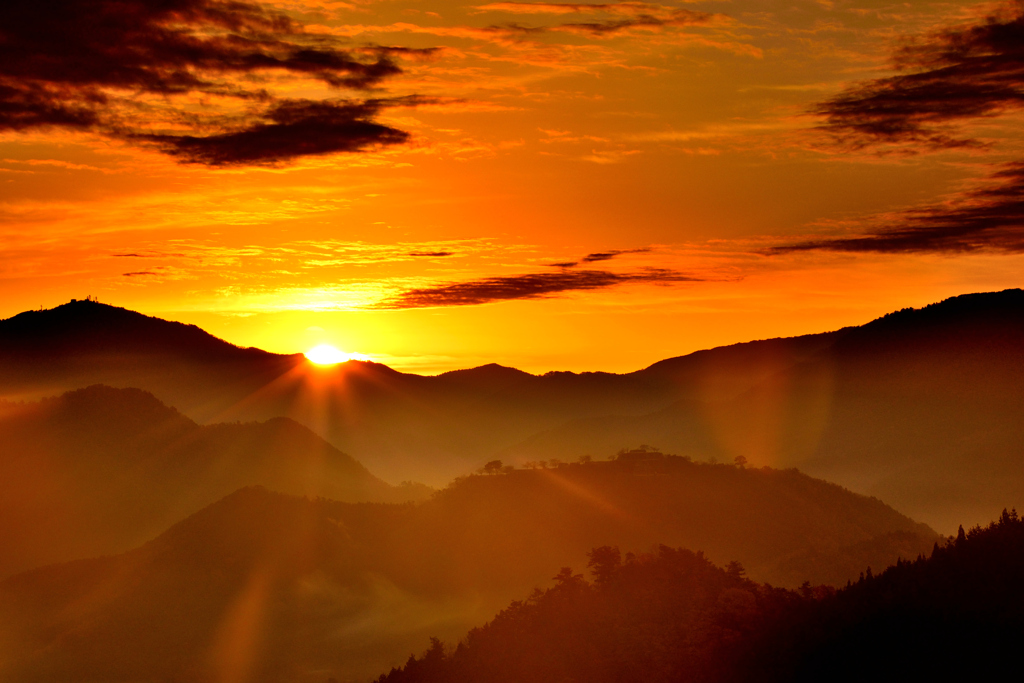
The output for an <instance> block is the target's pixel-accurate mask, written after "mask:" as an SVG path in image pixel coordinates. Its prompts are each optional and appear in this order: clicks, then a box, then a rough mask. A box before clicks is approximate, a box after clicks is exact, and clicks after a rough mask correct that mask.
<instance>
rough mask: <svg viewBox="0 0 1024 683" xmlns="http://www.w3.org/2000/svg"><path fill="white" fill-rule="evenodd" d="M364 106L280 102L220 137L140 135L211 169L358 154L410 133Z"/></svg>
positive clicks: (375, 105)
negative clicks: (387, 123)
mask: <svg viewBox="0 0 1024 683" xmlns="http://www.w3.org/2000/svg"><path fill="white" fill-rule="evenodd" d="M383 104H384V103H383V102H382V101H380V100H368V101H365V102H358V103H352V102H315V101H309V100H293V101H285V102H279V103H278V104H276V105H274V106H273V108H271V109H270V110H269V111H268V112H267V113H266V114H265V115H264V116H265V117H266V118H265V119H264V120H261V121H257V122H254V123H252V124H250V125H248V126H247V127H245V128H242V129H240V130H233V131H230V132H226V133H220V134H217V135H207V136H202V137H197V136H193V135H140V136H137V138H139V139H144V140H147V141H149V142H151V143H153V144H155V145H157V146H158V147H159V148H160V149H162V150H163V151H165V152H167V153H168V154H171V155H173V156H175V157H178V158H179V159H181V160H182V161H186V162H189V163H198V164H205V165H208V166H232V165H239V164H268V163H276V162H280V161H286V160H288V159H292V158H294V157H299V156H310V155H317V154H330V153H332V152H357V151H360V150H363V149H366V148H367V147H370V146H372V145H382V144H396V143H400V142H405V140H406V139H407V138H408V137H409V135H408V133H406V132H404V131H401V130H397V129H395V128H391V127H389V126H385V125H382V124H379V123H374V122H373V120H372V118H373V116H374V115H376V114H377V112H378V111H379V110H380V109H381V108H382V107H383Z"/></svg>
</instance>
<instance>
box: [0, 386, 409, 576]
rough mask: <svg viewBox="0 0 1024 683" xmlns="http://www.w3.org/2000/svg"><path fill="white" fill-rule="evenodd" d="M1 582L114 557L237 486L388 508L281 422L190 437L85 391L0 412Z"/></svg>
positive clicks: (349, 466)
mask: <svg viewBox="0 0 1024 683" xmlns="http://www.w3.org/2000/svg"><path fill="white" fill-rule="evenodd" d="M0 443H3V444H4V445H3V448H2V450H0V576H4V575H7V574H10V573H11V572H13V571H18V570H24V569H27V568H29V567H33V566H39V565H41V564H48V563H51V562H57V561H64V560H71V559H76V558H79V557H90V556H94V555H99V554H105V553H112V552H120V551H123V550H126V549H128V548H131V547H132V546H135V545H138V544H139V543H141V542H143V541H144V540H146V539H148V538H152V537H153V536H154V535H156V534H157V533H159V532H160V531H162V530H164V529H166V528H167V527H168V526H170V525H171V524H173V523H174V522H176V521H179V520H181V519H182V518H183V517H185V516H186V515H188V514H191V513H193V512H195V511H197V510H199V509H200V508H202V507H204V506H206V505H209V504H210V503H212V502H213V501H215V500H217V499H218V498H221V497H222V496H224V495H226V494H228V493H230V492H231V491H234V490H236V489H238V488H239V487H242V486H248V485H254V484H262V485H266V486H273V487H275V488H277V489H279V490H281V491H286V492H290V493H295V494H300V495H312V496H320V495H322V496H330V497H332V498H336V499H341V500H351V501H360V500H377V501H397V500H404V499H405V498H406V497H407V496H414V495H416V493H417V492H416V491H414V490H412V489H411V488H406V489H398V488H394V487H391V486H389V485H388V484H386V483H384V482H383V481H381V480H379V479H377V478H376V477H374V476H373V475H371V474H370V473H369V472H368V471H367V470H366V468H364V467H363V466H362V465H360V464H359V463H358V462H356V461H355V460H353V459H352V458H350V457H349V456H347V455H345V454H344V453H342V452H340V451H338V450H337V449H335V448H334V447H333V446H331V445H330V444H328V443H326V442H325V441H323V439H321V438H320V437H318V436H316V435H315V434H313V433H312V432H310V431H309V430H308V429H306V428H305V427H303V426H301V425H299V424H297V423H295V422H293V421H291V420H288V419H286V418H275V419H272V420H269V421H267V422H263V423H246V424H240V423H239V424H215V425H207V426H200V425H197V424H196V423H195V422H193V421H192V420H190V419H188V418H186V417H184V416H183V415H181V414H180V413H179V412H178V411H176V410H174V409H173V408H169V407H167V406H165V405H164V404H162V403H161V402H159V401H158V400H157V399H156V398H154V397H153V396H152V395H151V394H148V393H146V392H143V391H141V390H139V389H112V388H110V387H104V386H92V387H88V388H86V389H80V390H77V391H73V392H69V393H67V394H64V395H62V396H60V397H57V398H52V399H47V400H44V401H41V402H39V403H29V404H23V405H8V406H7V408H6V410H4V411H2V413H0Z"/></svg>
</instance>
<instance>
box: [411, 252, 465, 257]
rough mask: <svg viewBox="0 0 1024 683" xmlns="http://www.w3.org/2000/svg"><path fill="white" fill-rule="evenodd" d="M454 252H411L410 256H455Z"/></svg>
mask: <svg viewBox="0 0 1024 683" xmlns="http://www.w3.org/2000/svg"><path fill="white" fill-rule="evenodd" d="M454 255H455V252H454V251H410V252H409V256H436V257H440V256H454Z"/></svg>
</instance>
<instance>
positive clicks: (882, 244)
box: [770, 163, 1024, 253]
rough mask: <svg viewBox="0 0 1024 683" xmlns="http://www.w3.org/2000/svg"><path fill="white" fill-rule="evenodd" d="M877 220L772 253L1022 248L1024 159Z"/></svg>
mask: <svg viewBox="0 0 1024 683" xmlns="http://www.w3.org/2000/svg"><path fill="white" fill-rule="evenodd" d="M881 221H882V222H883V226H882V227H881V228H879V229H876V230H874V231H872V232H869V233H866V234H861V235H856V236H853V237H836V238H827V239H818V240H807V241H803V242H796V243H794V244H788V245H781V246H777V247H773V248H772V249H770V252H772V253H786V252H796V251H812V250H824V251H845V252H880V253H913V252H946V253H950V252H967V251H983V250H987V251H1001V252H1024V163H1015V164H1009V165H1007V166H1005V167H1004V168H1003V169H1001V170H1000V171H998V172H996V173H994V174H993V175H991V176H990V177H989V178H988V179H987V181H986V182H985V183H983V184H982V185H981V186H980V187H978V188H975V189H972V190H969V191H967V192H965V193H963V194H962V195H960V196H958V197H955V198H954V199H952V200H951V201H949V202H948V203H944V204H937V205H933V206H927V207H922V208H917V209H913V210H910V211H904V212H901V213H899V214H896V215H892V216H885V217H881Z"/></svg>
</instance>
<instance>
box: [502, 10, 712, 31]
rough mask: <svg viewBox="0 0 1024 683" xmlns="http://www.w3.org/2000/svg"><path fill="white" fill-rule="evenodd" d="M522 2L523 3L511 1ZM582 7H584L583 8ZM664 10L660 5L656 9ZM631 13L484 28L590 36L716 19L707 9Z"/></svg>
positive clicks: (688, 24) (506, 24)
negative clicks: (599, 18) (613, 17)
mask: <svg viewBox="0 0 1024 683" xmlns="http://www.w3.org/2000/svg"><path fill="white" fill-rule="evenodd" d="M512 4H520V5H525V4H524V3H512ZM501 6H502V5H501V4H498V5H491V6H490V7H492V8H499V7H501ZM542 6H546V7H566V8H574V9H575V10H576V11H594V10H597V11H604V10H613V9H614V8H616V7H619V8H620V9H621V8H624V7H626V6H625V5H621V6H616V5H542ZM639 7H653V6H650V5H640V6H639ZM584 8H585V10H584ZM658 9H663V8H658ZM631 14H632V16H627V17H623V18H621V19H605V20H599V21H582V22H569V23H563V24H555V25H552V26H527V25H525V24H519V23H516V22H508V23H504V24H495V25H492V26H489V27H487V30H489V31H493V32H496V33H508V34H513V35H515V34H521V35H531V34H534V35H535V34H541V33H548V32H563V33H585V34H589V35H592V36H598V37H601V36H606V35H612V34H615V33H620V32H622V31H627V30H629V29H631V28H639V27H645V28H660V27H664V26H690V25H693V24H703V23H707V22H708V21H710V20H712V19H713V18H715V15H713V14H709V13H707V12H695V11H693V10H685V9H677V10H673V11H671V12H670V13H666V14H664V15H663V16H656V15H655V14H648V13H642V12H641V13H631Z"/></svg>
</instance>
